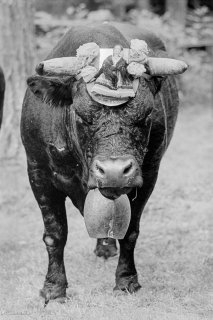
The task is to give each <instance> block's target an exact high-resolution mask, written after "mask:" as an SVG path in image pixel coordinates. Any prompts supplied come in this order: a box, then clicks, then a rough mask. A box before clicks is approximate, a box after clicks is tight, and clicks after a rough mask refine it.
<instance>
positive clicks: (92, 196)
mask: <svg viewBox="0 0 213 320" xmlns="http://www.w3.org/2000/svg"><path fill="white" fill-rule="evenodd" d="M130 218H131V208H130V203H129V199H128V197H127V195H121V196H120V197H119V198H118V199H115V200H109V199H107V198H105V197H104V196H102V194H101V193H100V191H99V190H98V189H95V190H91V191H89V193H88V195H87V197H86V200H85V205H84V219H85V224H86V228H87V231H88V233H89V236H90V237H91V238H115V239H123V238H124V236H125V234H126V232H127V229H128V226H129V222H130Z"/></svg>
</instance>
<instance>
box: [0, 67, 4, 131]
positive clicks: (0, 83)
mask: <svg viewBox="0 0 213 320" xmlns="http://www.w3.org/2000/svg"><path fill="white" fill-rule="evenodd" d="M4 92H5V78H4V73H3V70H2V68H1V67H0V128H1V124H2V118H3V106H4Z"/></svg>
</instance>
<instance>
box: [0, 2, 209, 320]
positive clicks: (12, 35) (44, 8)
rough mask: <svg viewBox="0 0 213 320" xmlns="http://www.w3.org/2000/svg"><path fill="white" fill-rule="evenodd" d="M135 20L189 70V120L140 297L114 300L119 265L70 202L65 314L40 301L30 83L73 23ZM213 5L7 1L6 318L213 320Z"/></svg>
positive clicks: (2, 274) (2, 162)
mask: <svg viewBox="0 0 213 320" xmlns="http://www.w3.org/2000/svg"><path fill="white" fill-rule="evenodd" d="M113 20H116V21H126V22H130V23H132V24H135V25H137V26H138V27H140V28H146V29H150V30H151V31H153V32H155V33H156V34H157V35H159V36H160V37H161V38H162V40H163V41H164V42H165V44H166V47H167V50H168V52H169V55H170V56H171V57H174V58H180V59H183V60H185V61H186V62H187V64H188V65H189V69H188V70H187V72H185V73H184V74H183V75H181V76H178V77H177V81H178V87H179V96H180V114H179V118H178V121H177V126H176V129H175V134H174V137H173V140H172V142H171V145H170V147H169V149H168V151H167V152H166V155H165V157H164V159H163V161H162V164H161V168H160V173H159V178H158V182H157V185H156V187H155V190H154V192H153V194H152V196H151V198H150V200H149V202H148V205H147V206H146V208H145V211H144V213H143V216H142V219H141V235H140V237H139V239H138V242H137V246H136V254H135V257H136V265H137V269H138V274H139V281H140V282H141V284H142V288H141V290H140V291H139V292H138V293H137V295H125V296H118V297H115V296H113V295H112V288H113V286H114V272H115V269H116V265H117V257H115V258H113V259H112V260H110V261H107V262H105V261H102V260H100V259H98V258H97V257H95V255H94V253H93V250H94V247H95V240H94V239H90V238H89V236H88V234H87V232H86V229H85V226H84V222H83V219H82V217H81V216H80V214H79V213H78V212H76V211H77V210H76V209H75V208H74V207H73V206H72V204H71V203H70V202H68V203H66V206H67V209H68V210H67V216H68V225H69V229H70V231H69V239H68V242H67V246H66V251H65V263H66V268H67V276H68V282H69V284H70V286H69V288H68V296H69V297H70V300H68V302H67V303H66V304H65V305H59V304H57V303H55V302H53V303H50V304H49V305H48V306H47V307H46V308H45V309H44V308H43V302H42V301H41V300H39V297H38V292H39V289H40V288H41V286H42V283H43V280H44V276H45V273H46V266H47V255H46V251H45V247H44V244H43V243H42V240H41V239H42V233H43V222H42V218H41V214H40V210H39V208H38V206H37V204H36V201H35V199H34V197H33V194H32V191H31V189H30V186H29V182H28V177H27V169H26V159H25V153H24V150H23V146H22V144H21V138H20V133H19V123H20V115H21V106H22V101H23V97H24V93H25V90H26V79H27V77H28V76H30V75H32V74H33V73H34V72H35V65H36V64H37V63H38V62H40V61H41V60H43V59H44V58H45V56H46V55H47V54H48V53H49V51H50V50H51V49H52V48H53V47H54V45H55V44H56V43H57V42H58V40H59V39H60V38H61V37H62V36H63V34H64V33H65V32H66V31H67V30H68V28H69V27H70V26H72V25H74V24H79V23H88V22H91V21H99V22H103V21H113ZM212 48H213V1H212V0H87V1H86V0H85V1H80V0H34V1H30V0H0V66H1V67H2V69H3V71H4V74H5V79H6V92H5V101H4V115H3V123H2V127H1V132H0V217H1V223H0V266H1V269H0V318H1V320H8V319H9V320H17V319H24V320H32V319H35V320H37V319H38V320H55V319H59V320H70V319H75V320H78V319H80V320H96V319H100V320H109V319H110V320H129V319H131V320H138V319H143V320H212V319H213V307H212V306H213V282H212V272H213V240H212V235H213V219H212V208H213V197H212V190H213V179H212V177H213V165H212V163H213V159H212V154H213V144H212V141H213V140H212V136H213V125H212V124H213V49H212Z"/></svg>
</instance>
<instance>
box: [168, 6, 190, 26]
mask: <svg viewBox="0 0 213 320" xmlns="http://www.w3.org/2000/svg"><path fill="white" fill-rule="evenodd" d="M166 7H167V11H168V12H169V13H170V16H171V18H172V19H174V20H176V21H177V22H179V23H180V24H181V25H182V26H184V25H185V20H186V11H187V0H167V3H166Z"/></svg>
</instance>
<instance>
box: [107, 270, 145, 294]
mask: <svg viewBox="0 0 213 320" xmlns="http://www.w3.org/2000/svg"><path fill="white" fill-rule="evenodd" d="M140 288H141V285H140V283H139V282H138V276H137V274H135V275H133V276H129V277H125V278H120V279H118V280H117V282H116V286H115V288H114V289H113V290H114V291H115V292H116V291H126V292H128V293H134V292H137V291H138V290H139V289H140Z"/></svg>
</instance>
